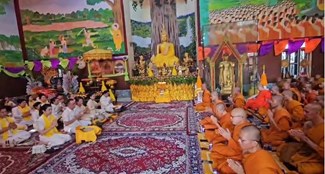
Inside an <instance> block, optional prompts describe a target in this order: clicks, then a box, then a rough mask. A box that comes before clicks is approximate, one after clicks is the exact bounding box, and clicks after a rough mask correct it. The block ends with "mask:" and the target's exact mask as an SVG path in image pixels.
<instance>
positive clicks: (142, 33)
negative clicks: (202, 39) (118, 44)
mask: <svg viewBox="0 0 325 174" xmlns="http://www.w3.org/2000/svg"><path fill="white" fill-rule="evenodd" d="M129 6H130V18H131V32H132V41H133V46H134V57H135V59H136V61H138V60H139V56H140V55H143V57H144V59H145V60H146V61H148V60H149V59H150V58H151V56H153V55H156V51H157V44H159V43H160V41H161V36H160V32H161V31H162V29H163V27H165V30H166V31H167V34H168V40H169V42H171V43H173V44H174V45H175V53H176V56H177V57H179V59H180V60H183V59H184V57H187V56H188V55H189V56H190V57H192V58H194V59H195V58H196V38H195V35H196V31H195V9H196V2H195V1H193V0H171V1H165V0H143V1H141V0H140V1H137V0H133V1H130V4H129ZM186 52H187V53H188V55H186V56H185V53H186Z"/></svg>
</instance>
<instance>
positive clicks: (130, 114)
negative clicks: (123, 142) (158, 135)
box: [103, 108, 187, 132]
mask: <svg viewBox="0 0 325 174" xmlns="http://www.w3.org/2000/svg"><path fill="white" fill-rule="evenodd" d="M186 116H187V110H186V108H185V109H180V110H141V111H136V112H134V110H133V111H125V112H123V113H121V114H120V117H119V119H118V120H116V121H115V122H113V123H110V124H105V125H104V126H103V128H104V131H107V132H113V131H121V132H149V131H185V130H186V119H187V118H186Z"/></svg>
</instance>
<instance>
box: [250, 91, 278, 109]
mask: <svg viewBox="0 0 325 174" xmlns="http://www.w3.org/2000/svg"><path fill="white" fill-rule="evenodd" d="M271 98H272V94H271V92H270V91H269V90H262V91H260V92H259V93H258V95H257V96H256V98H254V99H250V100H248V101H247V103H246V107H247V108H250V109H254V110H257V109H258V108H260V107H265V108H267V109H269V108H270V104H269V102H268V101H269V100H270V99H271Z"/></svg>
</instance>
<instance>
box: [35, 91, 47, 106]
mask: <svg viewBox="0 0 325 174" xmlns="http://www.w3.org/2000/svg"><path fill="white" fill-rule="evenodd" d="M36 101H38V102H41V106H42V105H44V104H49V100H48V98H47V96H46V95H45V94H40V95H39V96H38V97H37V99H36Z"/></svg>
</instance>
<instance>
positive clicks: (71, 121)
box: [62, 99, 91, 133]
mask: <svg viewBox="0 0 325 174" xmlns="http://www.w3.org/2000/svg"><path fill="white" fill-rule="evenodd" d="M75 107H76V101H75V99H69V100H68V102H67V107H66V108H65V110H64V111H63V114H62V120H63V123H64V131H66V132H69V133H75V132H76V127H77V126H88V125H90V124H91V122H90V121H85V120H81V119H82V116H83V114H84V113H82V112H81V113H79V111H78V110H75Z"/></svg>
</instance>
